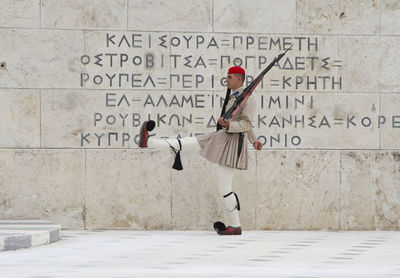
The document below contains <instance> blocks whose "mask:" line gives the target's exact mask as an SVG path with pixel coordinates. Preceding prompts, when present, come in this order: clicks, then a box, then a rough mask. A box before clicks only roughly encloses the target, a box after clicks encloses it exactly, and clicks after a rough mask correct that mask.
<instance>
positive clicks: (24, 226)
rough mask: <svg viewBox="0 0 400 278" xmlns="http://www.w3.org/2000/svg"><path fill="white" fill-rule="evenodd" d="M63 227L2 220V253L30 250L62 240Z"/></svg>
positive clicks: (32, 221)
mask: <svg viewBox="0 0 400 278" xmlns="http://www.w3.org/2000/svg"><path fill="white" fill-rule="evenodd" d="M60 231H61V226H60V225H57V224H56V223H54V222H50V221H43V220H1V221H0V251H3V250H15V249H19V248H29V247H32V246H38V245H45V244H50V243H53V242H55V241H57V240H59V239H60Z"/></svg>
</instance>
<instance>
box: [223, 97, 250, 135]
mask: <svg viewBox="0 0 400 278" xmlns="http://www.w3.org/2000/svg"><path fill="white" fill-rule="evenodd" d="M256 105H257V103H256V100H255V99H254V98H253V96H249V98H248V99H247V100H246V102H245V103H244V104H243V109H242V113H241V117H240V120H239V121H230V122H229V127H228V129H227V130H226V131H227V132H230V133H239V132H249V131H250V130H252V124H253V120H254V117H255V114H256V107H257V106H256Z"/></svg>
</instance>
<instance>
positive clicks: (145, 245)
mask: <svg viewBox="0 0 400 278" xmlns="http://www.w3.org/2000/svg"><path fill="white" fill-rule="evenodd" d="M62 236H63V238H62V240H60V241H58V242H55V243H53V244H50V245H46V246H39V247H32V248H30V249H20V250H16V251H4V252H0V277H4V278H14V277H29V278H33V277H35V278H39V277H41V278H50V277H74V278H78V277H85V278H91V277H93V278H94V277H95V278H98V277H110V278H132V277H223V276H224V275H229V277H285V278H288V277H290V278H306V277H307V278H314V277H324V278H325V277H363V278H364V277H374V278H381V277H400V232H289V231H288V232H286V231H285V232H282V231H246V232H245V233H244V234H243V235H242V236H233V237H221V236H218V235H216V234H214V233H213V232H210V231H62Z"/></svg>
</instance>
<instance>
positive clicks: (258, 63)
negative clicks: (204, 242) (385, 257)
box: [0, 0, 400, 230]
mask: <svg viewBox="0 0 400 278" xmlns="http://www.w3.org/2000/svg"><path fill="white" fill-rule="evenodd" d="M399 15H400V4H399V1H396V0H360V1H339V0H333V1H332V0H330V1H328V0H318V1H317V0H310V1H309V0H307V1H306V0H279V1H278V0H263V1H261V0H249V1H239V0H196V1H193V0H189V1H188V0H186V1H184V0H170V1H166V0H153V1H147V0H146V1H145V0H117V1H116V0H2V3H1V8H0V41H1V43H0V219H23V218H41V219H48V220H53V221H56V222H58V223H60V224H61V225H62V226H63V228H74V229H166V230H168V229H210V228H211V227H212V224H213V222H214V221H216V220H221V219H226V217H227V215H226V212H225V211H224V205H223V201H222V197H221V196H219V195H218V193H217V188H216V183H217V177H216V169H215V167H214V166H213V165H212V164H211V163H209V162H207V161H205V160H204V159H203V158H202V157H201V156H200V155H198V154H196V153H190V152H185V153H182V161H183V165H184V170H183V171H175V170H173V169H172V168H171V165H172V163H173V154H172V153H171V152H169V151H164V150H154V149H145V150H143V149H139V148H138V147H137V140H138V133H139V129H140V125H141V123H142V122H143V121H144V120H146V119H149V118H150V119H153V120H155V121H156V124H157V126H156V129H155V135H156V136H159V137H170V138H176V137H178V136H180V137H184V136H195V135H197V134H203V133H207V132H212V131H213V130H215V121H216V119H217V118H218V116H219V113H220V109H221V100H222V98H223V97H224V96H225V91H226V86H225V79H224V77H225V76H226V71H227V69H228V68H229V67H230V66H232V65H241V66H242V67H244V68H245V69H246V73H247V80H246V83H249V82H251V80H252V79H253V78H254V77H255V76H257V75H258V74H259V73H260V72H261V71H262V70H263V69H264V68H265V67H266V66H267V65H268V64H269V63H270V62H271V61H272V59H273V58H274V57H275V56H277V55H278V54H279V53H282V52H283V51H284V50H286V49H288V48H289V47H290V46H291V45H292V44H293V47H292V49H291V50H290V51H289V52H288V53H287V55H286V56H285V57H284V58H282V60H281V61H280V62H279V64H278V65H276V66H275V67H273V68H272V70H271V71H270V72H269V73H268V74H267V75H266V76H265V78H264V80H263V82H262V83H261V84H260V85H259V86H258V88H257V89H256V91H255V92H254V98H256V100H257V103H258V106H257V111H256V112H255V115H254V130H255V133H256V134H257V136H258V139H259V140H260V141H261V142H263V143H264V148H263V150H262V151H255V150H253V149H252V146H251V145H249V148H250V152H249V169H248V170H247V171H237V172H236V173H235V177H234V181H233V187H234V190H235V191H236V192H237V193H238V194H239V196H240V200H241V205H242V210H241V212H240V214H241V222H242V225H243V228H244V229H290V230H292V229H293V230H320V229H327V230H376V229H378V230H381V229H382V230H399V229H400V190H399V188H400V109H399V107H400V93H399V92H400V81H399V78H398V76H399V74H400V67H399V64H400V58H399V55H398V52H399V50H400V46H399V45H400V37H399V34H400V31H399V30H400V21H399V20H398V17H399Z"/></svg>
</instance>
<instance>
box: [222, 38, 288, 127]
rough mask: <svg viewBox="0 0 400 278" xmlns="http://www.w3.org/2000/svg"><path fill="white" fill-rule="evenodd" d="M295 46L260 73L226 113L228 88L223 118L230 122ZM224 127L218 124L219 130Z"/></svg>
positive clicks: (227, 95)
mask: <svg viewBox="0 0 400 278" xmlns="http://www.w3.org/2000/svg"><path fill="white" fill-rule="evenodd" d="M292 47H293V44H292V45H291V46H290V47H289V48H288V49H287V50H286V51H285V52H283V53H281V54H279V55H278V57H275V58H274V60H273V61H272V62H271V63H270V64H269V65H268V66H267V67H266V68H265V70H263V72H262V73H260V75H259V76H257V78H256V79H254V80H253V81H252V82H251V83H250V85H249V86H247V87H246V89H244V90H243V92H242V93H241V94H240V95H239V96H238V97H237V98H236V100H235V102H234V104H233V106H232V107H231V108H230V109H229V110H228V111H226V112H225V109H224V108H225V107H226V104H227V103H228V99H229V93H230V89H229V88H228V90H227V93H226V98H225V102H224V108H223V109H222V113H221V117H223V118H224V119H225V120H229V119H230V118H232V117H233V116H235V114H236V113H237V111H238V110H239V109H240V108H241V107H242V106H243V104H244V103H245V102H246V100H247V98H248V97H249V96H250V95H251V94H252V93H253V91H254V89H255V88H256V87H257V85H258V83H260V82H261V80H262V79H263V78H264V75H265V74H266V73H267V72H268V71H269V70H270V69H271V68H272V67H273V66H274V65H275V63H276V62H278V61H279V60H280V59H281V58H282V57H283V56H284V55H285V54H286V52H288V51H289V50H290V49H292ZM221 128H222V127H221V126H220V125H219V124H218V125H217V130H219V129H221Z"/></svg>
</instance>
